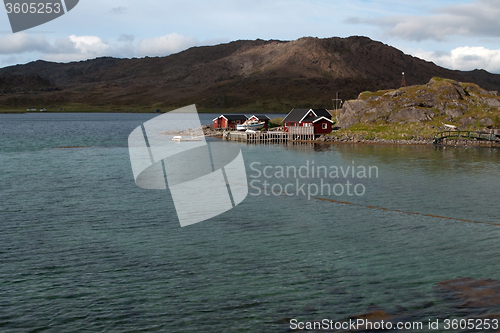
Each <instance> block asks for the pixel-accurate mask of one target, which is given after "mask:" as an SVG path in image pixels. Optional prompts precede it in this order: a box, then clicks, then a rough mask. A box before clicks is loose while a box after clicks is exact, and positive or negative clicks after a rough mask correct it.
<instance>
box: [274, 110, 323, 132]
mask: <svg viewBox="0 0 500 333" xmlns="http://www.w3.org/2000/svg"><path fill="white" fill-rule="evenodd" d="M332 125H333V121H332V115H331V114H330V112H328V110H326V109H293V110H292V111H290V112H289V113H288V114H287V115H286V117H285V119H283V126H284V129H285V132H288V128H289V127H292V126H303V127H308V126H314V134H315V135H320V134H328V133H330V132H331V131H332Z"/></svg>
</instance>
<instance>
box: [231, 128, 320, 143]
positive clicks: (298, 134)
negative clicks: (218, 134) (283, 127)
mask: <svg viewBox="0 0 500 333" xmlns="http://www.w3.org/2000/svg"><path fill="white" fill-rule="evenodd" d="M222 138H223V139H224V140H231V141H239V142H247V143H287V142H293V141H312V140H314V127H290V128H289V130H288V132H282V131H281V132H280V131H265V132H263V131H255V132H238V131H226V132H224V134H223V136H222Z"/></svg>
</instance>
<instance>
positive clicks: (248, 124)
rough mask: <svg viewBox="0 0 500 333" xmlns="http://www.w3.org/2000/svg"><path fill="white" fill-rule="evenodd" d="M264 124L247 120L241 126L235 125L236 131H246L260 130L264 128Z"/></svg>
mask: <svg viewBox="0 0 500 333" xmlns="http://www.w3.org/2000/svg"><path fill="white" fill-rule="evenodd" d="M264 124H265V123H264V122H263V121H262V122H258V121H257V120H247V121H245V122H244V123H243V124H238V125H236V129H237V130H238V131H246V130H254V131H255V130H260V129H261V128H263V127H264Z"/></svg>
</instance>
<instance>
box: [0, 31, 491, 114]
mask: <svg viewBox="0 0 500 333" xmlns="http://www.w3.org/2000/svg"><path fill="white" fill-rule="evenodd" d="M403 71H404V72H405V75H406V82H407V84H425V83H426V82H428V81H429V80H430V79H431V78H432V77H434V76H438V77H446V78H450V79H454V80H458V81H461V82H474V83H476V84H479V85H480V86H482V87H484V88H485V89H488V90H500V75H497V74H491V73H488V72H486V71H482V70H475V71H469V72H463V71H453V70H448V69H445V68H442V67H439V66H437V65H435V64H433V63H431V62H427V61H424V60H421V59H418V58H415V57H412V56H409V55H406V54H404V53H403V52H401V51H399V50H397V49H395V48H393V47H390V46H388V45H385V44H383V43H380V42H377V41H373V40H371V39H369V38H366V37H358V36H355V37H349V38H338V37H333V38H326V39H318V38H312V37H306V38H301V39H298V40H295V41H276V40H269V41H264V40H254V41H235V42H231V43H227V44H221V45H216V46H205V47H194V48H191V49H188V50H186V51H183V52H180V53H177V54H173V55H170V56H167V57H156V58H150V57H149V58H148V57H146V58H143V59H115V58H99V59H94V60H88V61H81V62H72V63H64V64H63V63H50V62H45V61H36V62H32V63H29V64H26V65H17V66H11V67H6V68H1V69H0V106H3V108H4V109H5V108H12V107H14V108H15V107H17V108H24V107H26V106H31V105H34V106H39V107H40V106H46V107H50V106H53V107H57V108H59V107H61V106H64V107H65V108H66V109H67V110H71V109H72V106H74V105H84V106H92V107H95V108H101V109H106V110H131V111H133V110H137V109H144V110H152V109H155V108H162V109H168V108H175V107H179V106H185V105H188V104H192V103H195V104H197V106H198V107H199V108H201V109H205V110H207V111H214V112H216V111H217V112H218V110H216V109H226V110H238V111H244V110H261V111H265V112H273V111H274V112H287V111H289V110H290V109H291V108H294V107H321V108H324V107H331V105H332V98H335V95H336V93H337V92H338V93H339V97H340V98H342V99H344V100H346V99H353V98H356V96H357V95H358V94H359V93H360V92H362V91H365V90H370V91H376V90H380V89H394V88H397V87H399V86H400V83H401V72H403ZM35 76H36V77H35ZM9 77H10V78H11V79H9ZM12 78H17V79H12ZM21 78H26V79H24V81H23V79H21ZM6 82H7V83H6ZM28 82H29V83H28ZM37 82H38V83H37ZM31 83H33V84H31ZM28 86H30V88H26V87H28Z"/></svg>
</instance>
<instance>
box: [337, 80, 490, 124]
mask: <svg viewBox="0 0 500 333" xmlns="http://www.w3.org/2000/svg"><path fill="white" fill-rule="evenodd" d="M497 95H498V93H497V92H496V91H487V90H485V89H482V88H481V87H479V86H478V85H476V84H473V83H461V82H457V81H453V80H449V79H441V78H432V79H431V80H430V81H429V82H428V83H427V84H425V85H417V86H411V87H403V88H400V89H396V90H389V91H387V90H381V91H377V92H368V91H367V92H363V93H361V94H360V95H359V96H358V98H357V99H355V100H350V101H347V102H345V103H344V105H343V108H342V110H341V112H340V115H339V118H338V122H337V125H338V126H339V127H341V128H349V127H351V126H353V125H355V124H359V123H361V124H363V123H364V124H381V123H398V124H405V123H429V124H430V123H436V124H442V123H444V122H446V123H448V124H454V125H456V126H457V127H459V128H462V129H463V128H474V127H475V128H478V127H481V126H482V127H488V128H492V127H496V126H498V125H499V124H500V118H499V115H500V97H498V96H497Z"/></svg>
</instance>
